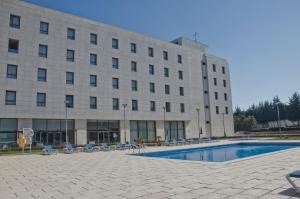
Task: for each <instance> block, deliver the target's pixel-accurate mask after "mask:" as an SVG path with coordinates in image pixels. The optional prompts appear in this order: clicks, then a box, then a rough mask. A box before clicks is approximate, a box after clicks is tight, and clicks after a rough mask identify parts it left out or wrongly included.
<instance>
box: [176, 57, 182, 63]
mask: <svg viewBox="0 0 300 199" xmlns="http://www.w3.org/2000/svg"><path fill="white" fill-rule="evenodd" d="M177 62H178V63H179V64H181V63H182V56H181V55H177Z"/></svg>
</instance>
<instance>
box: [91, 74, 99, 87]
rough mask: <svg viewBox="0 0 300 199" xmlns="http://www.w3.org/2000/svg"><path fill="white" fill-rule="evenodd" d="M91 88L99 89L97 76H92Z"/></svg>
mask: <svg viewBox="0 0 300 199" xmlns="http://www.w3.org/2000/svg"><path fill="white" fill-rule="evenodd" d="M90 86H92V87H97V75H90Z"/></svg>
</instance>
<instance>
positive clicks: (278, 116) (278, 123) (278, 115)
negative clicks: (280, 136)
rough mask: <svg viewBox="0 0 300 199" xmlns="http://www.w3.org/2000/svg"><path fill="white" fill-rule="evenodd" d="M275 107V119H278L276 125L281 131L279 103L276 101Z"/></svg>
mask: <svg viewBox="0 0 300 199" xmlns="http://www.w3.org/2000/svg"><path fill="white" fill-rule="evenodd" d="M276 107H277V119H278V122H277V125H278V128H279V133H281V125H280V113H279V103H276Z"/></svg>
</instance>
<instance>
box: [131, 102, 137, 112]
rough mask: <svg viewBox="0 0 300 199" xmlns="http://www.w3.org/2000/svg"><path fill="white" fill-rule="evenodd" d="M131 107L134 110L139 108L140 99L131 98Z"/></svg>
mask: <svg viewBox="0 0 300 199" xmlns="http://www.w3.org/2000/svg"><path fill="white" fill-rule="evenodd" d="M131 108H132V110H133V111H137V110H138V101H137V100H131Z"/></svg>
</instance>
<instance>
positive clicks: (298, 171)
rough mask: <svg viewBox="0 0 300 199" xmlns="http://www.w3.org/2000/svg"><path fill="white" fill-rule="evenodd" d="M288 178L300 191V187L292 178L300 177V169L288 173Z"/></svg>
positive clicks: (297, 190) (297, 191)
mask: <svg viewBox="0 0 300 199" xmlns="http://www.w3.org/2000/svg"><path fill="white" fill-rule="evenodd" d="M285 177H286V179H287V180H288V181H289V183H290V184H291V185H292V186H293V188H294V189H295V191H296V193H300V188H299V187H298V186H297V185H296V184H295V182H294V181H293V180H292V179H291V178H298V179H299V178H300V170H297V171H294V172H292V173H289V174H287V175H286V176H285Z"/></svg>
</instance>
